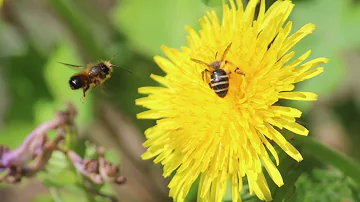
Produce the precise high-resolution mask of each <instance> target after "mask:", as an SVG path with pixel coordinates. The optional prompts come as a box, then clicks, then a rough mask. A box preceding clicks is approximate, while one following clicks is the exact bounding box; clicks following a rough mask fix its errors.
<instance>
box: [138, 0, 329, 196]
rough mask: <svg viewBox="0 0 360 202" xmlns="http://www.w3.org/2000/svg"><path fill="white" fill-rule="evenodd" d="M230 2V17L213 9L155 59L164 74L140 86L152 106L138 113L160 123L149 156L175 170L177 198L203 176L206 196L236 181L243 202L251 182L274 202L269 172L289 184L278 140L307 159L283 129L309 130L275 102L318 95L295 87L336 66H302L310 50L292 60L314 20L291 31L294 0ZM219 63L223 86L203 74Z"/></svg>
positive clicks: (151, 134) (150, 137)
mask: <svg viewBox="0 0 360 202" xmlns="http://www.w3.org/2000/svg"><path fill="white" fill-rule="evenodd" d="M259 3H260V9H259V14H258V16H257V18H256V20H254V13H255V9H256V7H257V6H258V4H259ZM229 4H230V5H227V4H224V5H223V19H221V20H219V18H218V17H217V14H216V13H215V11H209V12H208V13H207V15H206V16H204V17H203V18H202V19H201V20H200V25H201V28H202V29H201V30H200V33H201V34H198V33H197V32H196V31H195V30H193V29H192V28H190V27H187V30H188V32H189V36H188V47H184V48H182V49H181V50H176V49H172V48H168V47H165V46H164V47H163V50H164V52H165V54H166V55H167V57H168V59H166V58H163V57H160V56H156V57H155V61H156V63H157V64H158V65H159V66H160V68H161V69H162V70H163V71H164V72H165V73H166V76H164V77H162V76H157V75H151V78H153V79H154V80H155V81H157V82H158V83H160V84H162V86H161V87H160V86H157V87H141V88H140V89H139V92H140V93H142V94H146V95H147V96H146V97H143V98H140V99H137V100H136V104H137V105H141V106H144V107H146V108H148V109H149V110H147V111H145V112H142V113H139V114H138V118H139V119H157V123H156V125H155V126H153V127H151V128H149V129H147V130H146V131H145V135H146V138H147V141H146V142H145V143H144V146H145V147H147V151H146V152H145V153H144V154H143V155H142V158H143V159H151V158H155V159H154V162H155V163H161V164H163V165H164V176H165V177H168V176H170V175H171V174H172V173H173V172H175V175H174V177H173V178H172V180H171V182H170V184H169V188H170V196H171V197H173V198H174V200H175V201H177V202H182V201H184V200H185V197H186V195H187V193H188V192H189V190H190V187H191V186H192V184H193V183H194V181H195V180H196V179H197V178H198V177H200V183H199V191H198V201H200V202H201V201H204V202H205V201H206V202H208V201H215V202H221V201H222V199H223V197H224V195H225V192H226V189H227V182H228V181H230V183H231V190H232V191H231V193H232V199H233V201H241V196H240V192H241V190H242V185H243V183H242V182H243V178H247V181H248V182H249V188H250V192H251V193H255V194H256V195H257V197H258V198H259V199H261V200H265V201H270V200H272V195H271V193H270V189H269V187H268V183H267V181H266V179H265V176H264V173H263V170H262V168H263V167H264V168H265V170H266V172H267V173H268V174H269V176H270V177H271V179H272V180H273V181H274V182H275V184H276V185H277V186H279V187H280V186H282V185H283V184H284V182H283V179H282V176H281V173H280V172H279V170H278V169H277V165H279V157H278V154H277V152H276V151H275V149H274V147H273V145H272V144H271V143H270V141H272V142H275V143H276V144H277V145H278V146H279V147H280V148H281V149H283V150H284V151H285V152H286V153H287V154H288V155H289V156H290V157H292V158H293V159H295V160H296V161H301V160H302V156H301V154H300V153H299V151H298V150H297V149H296V148H295V147H294V146H293V145H292V144H291V143H290V142H288V141H287V140H286V139H285V138H284V136H283V135H282V134H281V133H280V132H279V131H278V129H277V128H279V129H287V130H289V131H292V132H294V133H296V134H298V135H303V136H306V135H308V132H309V131H308V130H307V129H306V128H305V127H304V126H302V125H300V124H299V123H297V122H296V118H299V117H300V116H301V114H302V112H301V111H300V110H298V109H295V108H292V107H287V106H276V105H274V104H275V103H276V102H278V101H279V100H280V99H287V100H304V101H313V100H316V99H317V95H316V94H314V93H312V92H297V91H294V88H295V86H294V84H295V83H298V82H301V81H304V80H307V79H310V78H313V77H315V76H317V75H318V74H320V73H322V72H323V67H317V66H318V65H320V64H322V63H327V62H328V59H327V58H317V59H313V60H310V61H308V62H306V63H304V60H306V59H307V58H308V57H309V55H310V53H311V51H310V50H309V51H307V52H306V53H304V54H303V55H301V56H300V57H298V58H294V55H295V54H294V52H293V51H290V50H291V48H292V47H293V46H294V45H296V44H297V43H298V42H299V41H300V40H301V39H303V38H304V37H305V36H306V35H308V34H311V33H312V31H313V30H314V29H315V25H313V24H306V25H304V26H303V27H302V28H300V30H298V31H297V32H295V33H294V34H291V35H290V32H291V29H292V22H291V21H288V22H286V20H287V18H288V17H289V15H290V13H291V11H292V9H293V7H294V4H293V3H292V2H291V1H289V0H285V1H276V2H275V3H274V4H273V5H272V6H271V7H270V8H269V9H268V10H267V11H265V1H264V0H261V1H258V0H250V1H249V3H248V5H247V7H246V9H244V8H243V5H242V1H241V0H230V3H229ZM285 22H286V23H285ZM229 44H231V48H229ZM224 50H226V51H225V53H224ZM217 53H220V54H221V53H224V55H225V56H226V58H224V56H223V57H222V59H221V60H219V61H220V62H221V68H215V67H218V66H214V65H213V64H214V63H212V62H214V61H218V60H217V59H214V56H216V55H217ZM225 61H229V62H225ZM219 67H220V66H219ZM205 68H209V69H211V70H204V69H205ZM217 69H226V74H224V73H223V72H222V73H221V75H220V73H219V75H217V76H219V77H218V78H219V79H223V80H221V82H223V83H221V85H223V84H224V85H225V86H224V85H223V86H221V89H218V88H217V87H218V85H219V84H218V83H216V82H215V83H214V81H215V79H213V80H211V78H210V82H208V80H209V79H204V76H203V75H204V74H208V73H210V77H211V74H214V72H215V70H217ZM239 70H240V73H239V74H232V73H231V74H229V73H230V72H235V71H239ZM204 71H205V72H204ZM207 71H210V72H207ZM224 71H225V70H224ZM225 75H226V76H225ZM220 77H221V78H220ZM225 77H226V78H225ZM214 78H215V75H214ZM204 80H207V81H206V82H204ZM218 82H220V81H218ZM209 83H210V86H209ZM214 91H215V92H214ZM270 155H271V156H272V157H273V159H275V160H274V161H275V162H274V161H272V160H271V156H270Z"/></svg>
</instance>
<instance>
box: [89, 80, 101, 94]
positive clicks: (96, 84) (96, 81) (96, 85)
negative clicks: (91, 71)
mask: <svg viewBox="0 0 360 202" xmlns="http://www.w3.org/2000/svg"><path fill="white" fill-rule="evenodd" d="M94 84H95V86H94V87H93V88H92V89H91V92H92V91H93V90H94V88H96V87H98V86H99V85H100V81H99V80H98V79H96V80H95V81H94Z"/></svg>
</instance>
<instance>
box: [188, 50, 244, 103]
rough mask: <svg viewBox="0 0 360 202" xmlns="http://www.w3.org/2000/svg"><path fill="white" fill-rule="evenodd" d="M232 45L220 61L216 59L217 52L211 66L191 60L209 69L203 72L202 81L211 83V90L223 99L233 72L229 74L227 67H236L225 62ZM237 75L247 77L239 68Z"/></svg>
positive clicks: (236, 70)
mask: <svg viewBox="0 0 360 202" xmlns="http://www.w3.org/2000/svg"><path fill="white" fill-rule="evenodd" d="M231 44H232V43H230V44H229V45H228V46H227V47H226V49H225V51H224V53H223V55H222V57H221V59H220V60H217V59H216V57H217V54H218V53H217V52H216V54H215V61H214V62H212V63H210V64H208V63H206V62H204V61H201V60H198V59H194V58H191V60H192V61H194V62H196V63H199V64H202V65H205V66H207V67H208V68H207V69H205V70H204V71H202V72H201V74H202V79H203V80H204V81H206V82H207V83H209V86H210V88H211V89H213V90H214V91H215V93H216V94H217V95H218V96H219V97H221V98H224V97H225V96H226V94H227V92H228V90H229V74H230V73H231V72H230V71H229V72H227V71H226V70H225V65H227V64H230V65H232V66H235V65H234V64H232V63H231V62H229V61H227V60H225V57H226V54H227V53H228V52H229V50H230V47H231ZM235 73H237V74H242V75H245V73H244V72H243V71H242V70H240V68H238V67H237V68H236V69H235ZM209 75H210V78H209Z"/></svg>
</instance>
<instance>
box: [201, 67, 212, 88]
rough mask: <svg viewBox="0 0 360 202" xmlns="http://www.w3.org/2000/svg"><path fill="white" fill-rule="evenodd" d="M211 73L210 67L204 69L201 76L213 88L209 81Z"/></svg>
mask: <svg viewBox="0 0 360 202" xmlns="http://www.w3.org/2000/svg"><path fill="white" fill-rule="evenodd" d="M209 73H210V71H209V70H208V69H205V70H204V71H202V72H201V76H202V79H203V81H205V82H207V83H208V84H209V87H210V88H211V84H210V82H209Z"/></svg>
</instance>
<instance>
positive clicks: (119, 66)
mask: <svg viewBox="0 0 360 202" xmlns="http://www.w3.org/2000/svg"><path fill="white" fill-rule="evenodd" d="M111 67H115V68H119V69H122V70H124V71H126V72H128V73H130V74H132V72H131V71H129V70H128V69H125V68H122V67H120V66H117V65H111Z"/></svg>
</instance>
